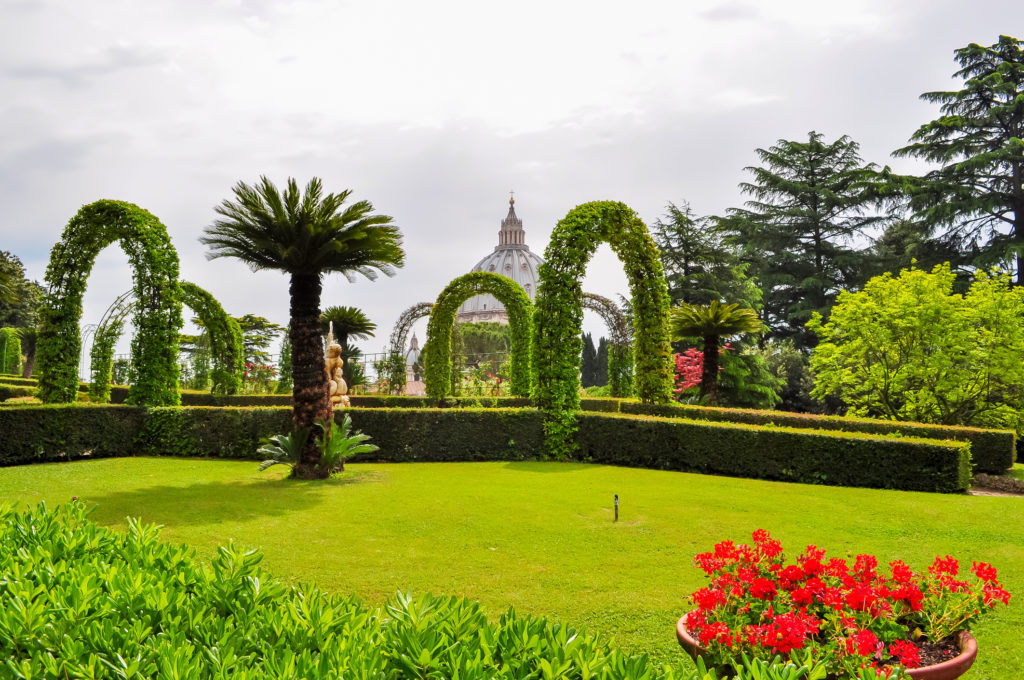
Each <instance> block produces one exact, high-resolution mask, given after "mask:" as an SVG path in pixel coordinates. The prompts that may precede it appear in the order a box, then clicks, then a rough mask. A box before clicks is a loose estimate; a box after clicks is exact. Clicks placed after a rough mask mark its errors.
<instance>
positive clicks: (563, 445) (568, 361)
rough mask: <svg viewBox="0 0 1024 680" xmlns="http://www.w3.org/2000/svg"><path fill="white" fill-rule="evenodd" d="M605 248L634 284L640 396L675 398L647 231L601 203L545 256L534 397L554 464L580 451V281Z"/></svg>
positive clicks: (661, 295)
mask: <svg viewBox="0 0 1024 680" xmlns="http://www.w3.org/2000/svg"><path fill="white" fill-rule="evenodd" d="M602 242H606V243H608V244H609V245H610V246H611V247H612V250H613V251H614V252H615V254H616V255H618V257H619V260H620V261H621V262H622V264H623V268H624V269H625V272H626V278H627V280H628V281H629V289H630V296H631V298H632V304H633V314H634V319H633V328H634V331H635V340H634V356H635V360H636V381H635V382H636V392H637V396H639V397H640V399H641V400H642V401H644V402H647V403H665V402H668V401H669V400H670V399H671V396H672V364H671V356H672V349H671V346H670V345H669V325H668V308H669V297H668V288H667V286H666V285H665V274H664V271H663V270H662V267H661V260H660V259H659V258H658V248H657V246H655V245H654V241H653V240H652V239H651V236H650V234H649V233H648V231H647V227H646V226H645V225H644V223H643V222H642V221H641V220H640V218H639V217H637V214H636V213H635V212H633V211H632V210H631V209H630V208H629V207H628V206H626V205H625V204H623V203H617V202H612V201H597V202H593V203H584V204H583V205H580V206H577V207H576V208H573V209H572V210H571V211H569V213H568V214H567V215H566V216H565V217H564V218H562V220H561V221H560V222H559V223H558V224H557V225H556V226H555V229H554V231H553V232H552V234H551V241H549V242H548V247H547V250H545V252H544V264H542V265H541V266H540V268H539V273H540V283H539V285H538V286H537V298H536V307H537V311H536V313H535V316H534V336H533V366H534V372H535V376H536V390H535V394H534V396H535V398H536V401H537V405H538V407H540V409H541V411H542V412H543V413H544V431H545V437H546V442H547V448H548V454H549V455H552V456H555V457H565V456H568V455H569V454H571V453H573V452H574V451H575V449H576V445H575V439H574V438H575V434H576V413H575V411H577V410H579V407H580V395H579V387H580V355H581V352H582V349H583V347H582V344H583V341H582V340H581V339H580V333H581V330H582V324H583V291H582V289H581V287H580V281H581V280H582V279H583V276H584V274H585V273H586V267H587V263H588V262H589V261H590V258H591V257H592V256H593V255H594V251H595V250H597V246H598V245H599V244H600V243H602Z"/></svg>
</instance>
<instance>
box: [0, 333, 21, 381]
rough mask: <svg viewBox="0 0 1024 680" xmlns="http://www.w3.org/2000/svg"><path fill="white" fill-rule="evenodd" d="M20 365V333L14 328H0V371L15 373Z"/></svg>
mask: <svg viewBox="0 0 1024 680" xmlns="http://www.w3.org/2000/svg"><path fill="white" fill-rule="evenodd" d="M20 367H21V334H20V333H19V332H18V329H16V328H0V373H7V374H12V375H13V374H17V373H18V369H19V368H20Z"/></svg>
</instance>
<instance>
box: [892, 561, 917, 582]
mask: <svg viewBox="0 0 1024 680" xmlns="http://www.w3.org/2000/svg"><path fill="white" fill-rule="evenodd" d="M889 566H890V567H891V568H892V580H893V581H896V582H897V583H908V582H910V581H911V580H912V579H913V578H914V572H913V571H911V570H910V567H908V566H907V565H905V564H903V562H902V561H901V560H896V561H895V562H890V563H889Z"/></svg>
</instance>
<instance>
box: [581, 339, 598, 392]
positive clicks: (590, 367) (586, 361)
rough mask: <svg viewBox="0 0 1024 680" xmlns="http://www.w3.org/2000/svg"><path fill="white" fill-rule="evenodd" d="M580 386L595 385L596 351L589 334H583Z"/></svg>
mask: <svg viewBox="0 0 1024 680" xmlns="http://www.w3.org/2000/svg"><path fill="white" fill-rule="evenodd" d="M580 384H581V385H582V386H583V387H593V386H594V385H596V384H597V350H596V349H594V338H592V337H591V336H590V333H584V334H583V362H582V364H581V365H580Z"/></svg>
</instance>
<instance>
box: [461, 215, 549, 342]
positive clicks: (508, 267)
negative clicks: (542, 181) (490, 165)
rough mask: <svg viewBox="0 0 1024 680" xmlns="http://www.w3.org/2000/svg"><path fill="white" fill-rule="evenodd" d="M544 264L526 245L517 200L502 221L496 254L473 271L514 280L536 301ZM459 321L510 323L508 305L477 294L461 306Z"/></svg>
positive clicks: (488, 296) (491, 297) (484, 260)
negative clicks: (517, 211)
mask: <svg viewBox="0 0 1024 680" xmlns="http://www.w3.org/2000/svg"><path fill="white" fill-rule="evenodd" d="M543 262H544V261H543V260H542V259H541V258H540V257H538V256H537V255H535V254H534V253H533V252H531V251H530V248H529V247H528V246H527V245H526V232H525V231H524V230H523V221H522V220H521V219H519V217H518V216H517V215H516V200H515V198H511V199H509V202H508V215H506V216H505V219H503V220H502V221H501V229H500V230H499V231H498V245H496V246H495V247H494V252H492V253H490V254H489V255H487V257H485V258H484V259H482V260H480V261H479V262H477V263H476V266H474V267H473V269H472V270H471V271H474V272H494V273H495V274H501V275H502V276H507V277H508V278H510V279H512V280H513V281H515V282H516V283H518V284H519V285H520V286H522V287H523V290H525V291H526V294H527V295H528V296H529V297H530V299H531V300H533V298H534V295H536V294H537V276H538V268H539V267H540V265H541V264H542V263H543ZM457 318H458V320H459V322H463V323H464V322H468V321H497V322H499V323H508V313H507V312H506V311H505V306H504V305H502V304H501V303H500V302H498V300H497V298H495V297H494V296H493V295H477V296H476V297H472V298H470V299H469V300H466V302H464V303H463V304H462V306H461V307H459V313H458V317H457Z"/></svg>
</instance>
